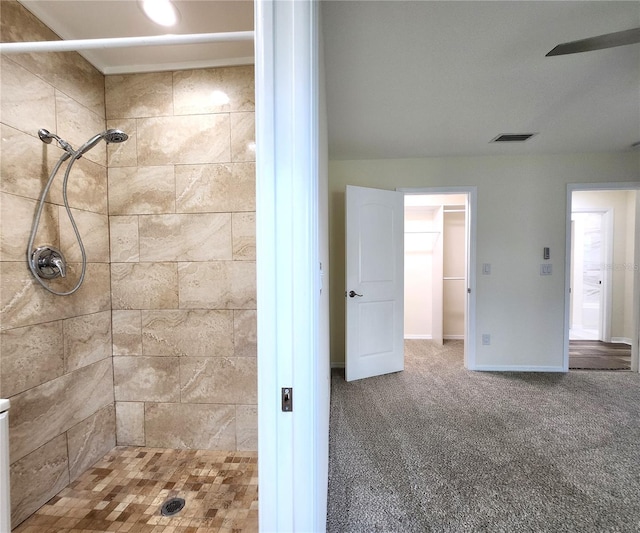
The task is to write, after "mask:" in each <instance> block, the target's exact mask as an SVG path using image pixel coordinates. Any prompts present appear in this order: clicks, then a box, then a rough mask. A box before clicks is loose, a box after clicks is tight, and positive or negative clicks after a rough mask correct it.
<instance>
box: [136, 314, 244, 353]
mask: <svg viewBox="0 0 640 533" xmlns="http://www.w3.org/2000/svg"><path fill="white" fill-rule="evenodd" d="M142 352H143V354H144V355H162V356H166V355H172V356H179V357H182V356H190V357H230V356H232V355H233V312H232V311H202V310H193V311H182V310H166V311H165V310H162V311H142Z"/></svg>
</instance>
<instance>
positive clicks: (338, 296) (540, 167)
mask: <svg viewBox="0 0 640 533" xmlns="http://www.w3.org/2000/svg"><path fill="white" fill-rule="evenodd" d="M639 180H640V154H638V153H634V152H626V153H616V154H605V153H603V154H573V155H548V156H505V157H492V156H491V157H490V156H488V157H464V158H463V157H455V158H446V157H443V158H429V159H393V160H367V161H331V162H330V163H329V195H330V204H329V209H330V246H331V254H332V256H331V277H332V285H331V332H332V333H331V337H332V343H331V354H332V361H333V362H338V363H339V362H342V361H344V290H345V287H344V188H345V186H346V185H358V186H365V187H377V188H381V189H394V188H397V187H442V186H477V187H478V207H477V217H476V220H477V264H478V265H479V266H480V265H482V263H491V265H492V273H491V275H488V276H487V275H482V274H481V273H480V272H478V273H477V292H476V298H477V308H476V316H477V329H476V331H477V338H476V339H475V345H476V361H477V365H478V367H480V368H493V367H495V368H500V367H520V368H523V369H524V368H536V369H538V370H544V369H555V370H559V369H561V368H562V363H563V361H562V359H563V339H564V290H565V287H564V272H565V224H566V215H565V210H566V186H567V184H568V183H587V182H607V181H610V182H620V181H623V182H626V181H639ZM545 246H549V247H550V248H551V260H550V261H548V262H550V263H552V265H553V274H552V275H551V276H540V264H541V263H543V262H547V261H544V260H543V258H542V249H543V247H545ZM483 333H489V334H490V335H491V345H490V346H482V345H481V343H480V342H479V341H480V338H481V335H482V334H483ZM470 342H474V339H471V340H470Z"/></svg>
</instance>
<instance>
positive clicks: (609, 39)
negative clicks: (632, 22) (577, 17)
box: [546, 28, 640, 57]
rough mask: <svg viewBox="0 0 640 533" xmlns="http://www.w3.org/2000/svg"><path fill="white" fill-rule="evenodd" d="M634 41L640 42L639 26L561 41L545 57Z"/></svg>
mask: <svg viewBox="0 0 640 533" xmlns="http://www.w3.org/2000/svg"><path fill="white" fill-rule="evenodd" d="M636 43H640V28H633V29H632V30H624V31H617V32H615V33H605V34H604V35H598V36H597V37H589V38H588V39H581V40H580V41H571V42H569V43H562V44H559V45H558V46H556V47H555V48H554V49H553V50H551V52H549V53H548V54H547V55H546V57H549V56H562V55H565V54H577V53H578V52H590V51H591V50H602V49H603V48H613V47H614V46H624V45H626V44H636Z"/></svg>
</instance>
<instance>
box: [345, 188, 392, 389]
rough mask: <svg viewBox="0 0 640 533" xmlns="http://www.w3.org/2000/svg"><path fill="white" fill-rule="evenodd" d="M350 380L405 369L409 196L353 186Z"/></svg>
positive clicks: (349, 195) (349, 213)
mask: <svg viewBox="0 0 640 533" xmlns="http://www.w3.org/2000/svg"><path fill="white" fill-rule="evenodd" d="M345 226H346V241H345V242H346V276H345V278H346V290H345V300H346V303H345V305H346V328H345V329H346V332H345V337H346V372H345V374H346V380H347V381H353V380H355V379H362V378H367V377H372V376H378V375H381V374H388V373H390V372H398V371H400V370H403V369H404V293H403V290H404V288H403V284H404V194H403V193H401V192H395V191H384V190H380V189H368V188H364V187H353V186H347V191H346V224H345Z"/></svg>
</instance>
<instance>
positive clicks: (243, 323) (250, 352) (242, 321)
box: [233, 309, 258, 357]
mask: <svg viewBox="0 0 640 533" xmlns="http://www.w3.org/2000/svg"><path fill="white" fill-rule="evenodd" d="M233 344H234V355H235V356H236V357H256V356H257V354H258V322H257V312H256V311H255V310H253V309H249V310H239V309H236V310H235V311H234V312H233Z"/></svg>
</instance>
